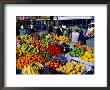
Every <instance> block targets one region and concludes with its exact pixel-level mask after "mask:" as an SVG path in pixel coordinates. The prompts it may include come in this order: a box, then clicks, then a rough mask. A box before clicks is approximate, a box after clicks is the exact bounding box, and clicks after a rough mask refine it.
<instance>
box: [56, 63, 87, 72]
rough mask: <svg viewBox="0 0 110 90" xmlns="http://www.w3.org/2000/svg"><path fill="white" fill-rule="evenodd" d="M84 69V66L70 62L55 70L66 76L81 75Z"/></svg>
mask: <svg viewBox="0 0 110 90" xmlns="http://www.w3.org/2000/svg"><path fill="white" fill-rule="evenodd" d="M85 69H86V68H85V65H84V64H81V63H78V62H75V61H72V62H69V63H66V65H63V66H61V67H59V68H57V69H56V70H57V71H60V72H62V73H66V74H82V73H84V71H85Z"/></svg>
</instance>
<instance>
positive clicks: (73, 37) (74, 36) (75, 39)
mask: <svg viewBox="0 0 110 90" xmlns="http://www.w3.org/2000/svg"><path fill="white" fill-rule="evenodd" d="M78 37H79V33H78V32H77V26H74V27H73V28H72V35H71V40H72V41H73V42H75V43H77V42H78Z"/></svg>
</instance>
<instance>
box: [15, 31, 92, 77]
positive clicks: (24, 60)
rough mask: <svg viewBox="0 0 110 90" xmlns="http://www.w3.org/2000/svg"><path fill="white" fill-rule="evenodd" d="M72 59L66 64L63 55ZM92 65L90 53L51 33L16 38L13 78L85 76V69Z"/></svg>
mask: <svg viewBox="0 0 110 90" xmlns="http://www.w3.org/2000/svg"><path fill="white" fill-rule="evenodd" d="M37 36H38V35H37ZM67 53H68V54H69V55H70V56H71V57H73V59H74V58H75V57H79V58H80V60H81V61H82V62H78V60H72V61H68V59H67V58H66V56H65V55H66V54H67ZM83 61H84V62H94V49H92V48H89V47H88V46H87V45H80V44H79V43H74V42H72V41H71V40H70V39H69V38H67V37H65V36H57V35H56V34H54V33H52V34H51V33H49V34H48V33H43V34H39V37H38V38H35V37H33V36H32V35H27V34H26V35H21V36H16V74H19V75H20V74H22V75H38V74H86V72H87V67H86V66H87V65H86V64H85V63H83Z"/></svg>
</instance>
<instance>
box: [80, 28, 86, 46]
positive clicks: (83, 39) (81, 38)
mask: <svg viewBox="0 0 110 90" xmlns="http://www.w3.org/2000/svg"><path fill="white" fill-rule="evenodd" d="M78 41H79V42H80V43H81V44H84V45H86V38H85V37H84V32H83V30H82V29H81V31H80V33H79V37H78Z"/></svg>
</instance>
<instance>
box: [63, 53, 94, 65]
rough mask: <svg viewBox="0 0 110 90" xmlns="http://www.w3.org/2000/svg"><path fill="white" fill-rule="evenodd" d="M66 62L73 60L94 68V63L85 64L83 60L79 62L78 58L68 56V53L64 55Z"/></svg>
mask: <svg viewBox="0 0 110 90" xmlns="http://www.w3.org/2000/svg"><path fill="white" fill-rule="evenodd" d="M65 57H66V58H67V60H68V62H70V60H71V59H73V60H75V61H78V62H80V63H83V64H85V65H88V66H94V63H91V62H85V61H84V60H81V59H80V57H72V56H70V55H69V54H68V53H67V54H66V56H65Z"/></svg>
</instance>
